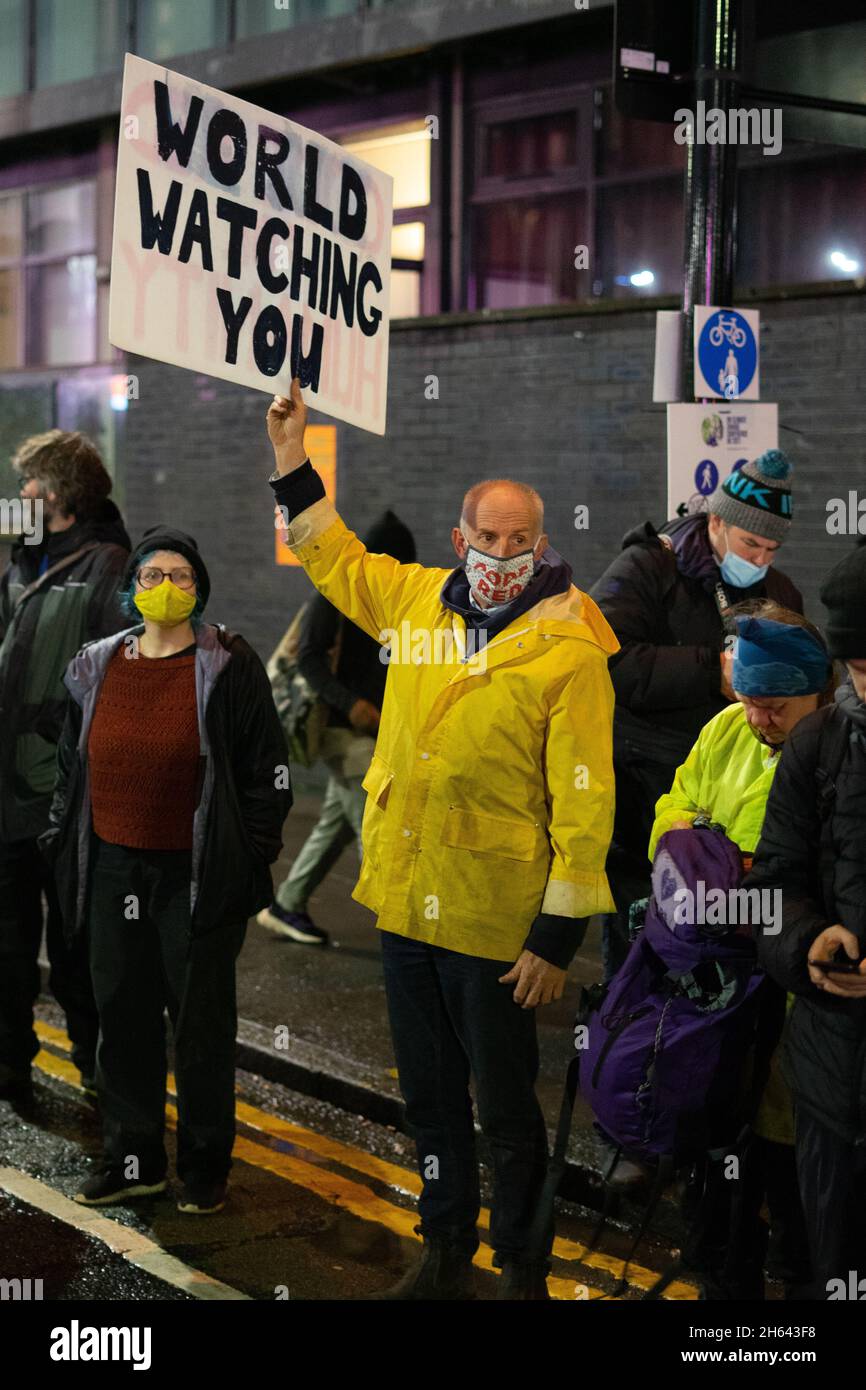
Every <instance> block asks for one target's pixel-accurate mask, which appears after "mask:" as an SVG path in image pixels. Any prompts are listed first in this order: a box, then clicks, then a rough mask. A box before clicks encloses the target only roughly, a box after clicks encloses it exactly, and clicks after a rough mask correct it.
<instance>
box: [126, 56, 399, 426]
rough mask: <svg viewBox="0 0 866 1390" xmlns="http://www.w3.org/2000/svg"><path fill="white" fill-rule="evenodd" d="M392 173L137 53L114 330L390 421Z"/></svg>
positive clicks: (263, 383) (351, 415) (131, 66)
mask: <svg viewBox="0 0 866 1390" xmlns="http://www.w3.org/2000/svg"><path fill="white" fill-rule="evenodd" d="M392 195H393V180H392V179H391V177H390V175H388V174H383V173H381V172H380V171H379V170H378V169H374V168H373V167H372V165H370V164H367V163H366V162H365V161H364V160H361V159H358V158H357V157H356V156H355V155H353V154H350V153H349V152H348V151H347V150H345V149H343V148H342V146H340V145H337V144H335V143H334V142H333V141H331V140H326V139H325V138H324V137H323V136H321V135H317V134H316V133H315V132H314V131H312V130H307V129H306V128H305V127H304V126H301V125H297V124H296V123H295V122H294V121H289V120H286V119H285V118H283V117H282V116H277V115H274V114H273V113H272V112H270V111H265V110H263V109H262V108H261V107H258V106H253V105H252V104H251V103H250V102H247V101H241V100H240V99H239V98H238V97H235V96H230V95H229V94H227V93H226V92H220V91H217V90H216V89H215V88H213V87H207V86H205V85H204V84H203V83H201V82H194V81H193V80H192V79H191V78H189V77H183V76H181V75H180V74H179V73H176V72H172V71H170V70H169V69H168V68H165V67H163V66H161V65H159V64H156V63H149V62H145V60H144V59H143V58H138V57H136V56H134V55H133V54H131V53H128V54H127V55H126V62H125V65H124V70H123V97H122V105H121V118H120V133H119V141H118V158H117V188H116V196H115V209H114V241H113V246H112V257H111V299H110V311H109V338H110V340H111V342H112V343H113V345H114V346H115V347H118V348H122V349H124V350H126V351H128V352H135V353H138V354H140V355H142V356H145V357H153V358H156V359H157V360H158V361H161V362H170V363H172V364H174V365H175V366H178V367H187V368H189V369H190V370H192V371H196V372H203V373H206V374H208V375H210V376H216V377H222V378H223V379H224V380H226V381H234V382H237V384H238V385H239V386H251V387H254V388H256V389H258V390H261V391H267V392H268V393H269V394H278V395H286V396H287V395H288V394H289V386H290V382H291V379H292V377H293V376H299V377H300V381H301V387H302V393H303V397H304V400H305V401H306V403H307V405H308V406H310V407H313V408H314V409H316V410H320V411H323V412H324V413H325V414H327V415H331V416H333V417H335V418H336V419H338V420H345V421H347V422H348V423H350V424H353V425H359V426H360V427H361V428H362V429H367V430H371V431H372V432H373V433H374V434H384V433H385V409H386V396H387V387H388V325H389V291H390V267H391V219H392Z"/></svg>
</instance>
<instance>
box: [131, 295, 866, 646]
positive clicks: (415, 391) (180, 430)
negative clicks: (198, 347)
mask: <svg viewBox="0 0 866 1390" xmlns="http://www.w3.org/2000/svg"><path fill="white" fill-rule="evenodd" d="M761 309H762V362H761V387H762V397H763V399H764V400H775V401H778V403H779V418H780V424H781V426H782V428H781V431H780V443H781V444H782V446H783V447H784V448H785V449H786V450H787V451H789V453H790V455H791V457H792V459H793V461H794V464H795V468H796V475H795V488H794V505H795V513H796V522H795V529H794V532H793V535H792V537H791V539H790V541H789V543H788V544H787V545H786V547H785V550H784V554H783V559H782V568H784V569H785V570H787V572H788V573H789V574H790V575H791V576H792V578H793V579H794V580H795V581H796V582H797V583H798V584H799V585H800V586H801V588H802V589H803V590H804V593H805V595H806V600H807V608H808V609H809V611H810V612H811V613H812V614H813V616H814V615H816V614H817V616H818V620H819V621H820V617H821V610H820V608H819V606H818V599H817V590H818V585H819V583H820V579H821V577H822V575H823V574H824V573H825V572H826V571H827V569H828V568H829V567H830V566H831V565H832V564H833V563H835V561H836V560H837V559H839V558H841V556H842V555H843V554H844V553H845V551H846V549H847V547H848V546H850V545H851V544H853V542H852V541H851V540H849V539H847V538H844V537H831V536H828V534H827V531H826V525H825V521H826V503H827V500H828V498H831V497H839V496H847V492H848V490H849V489H850V488H856V487H858V485H859V487H860V489H861V495H862V496H864V497H866V468H864V437H866V406H864V402H863V397H862V394H861V391H860V387H859V379H858V369H859V368H860V367H861V366H862V363H863V362H864V360H866V351H864V346H863V344H864V341H866V296H863V295H857V294H850V295H840V296H834V297H828V298H815V299H811V300H796V301H790V302H786V303H771V304H765V305H762V306H761ZM653 345H654V314H653V313H651V312H647V311H643V312H627V313H622V312H618V313H612V314H601V313H584V314H575V315H574V316H566V317H551V318H540V319H532V320H518V319H512V320H509V321H507V322H496V323H483V322H482V323H479V322H473V323H464V324H456V323H447V324H444V325H443V324H441V323H438V322H436V323H430V324H426V325H425V324H420V325H418V326H406V327H403V328H397V329H396V330H394V331H393V333H392V339H391V369H390V395H389V402H388V433H387V435H386V436H385V437H384V438H383V439H380V438H378V437H376V436H374V435H370V434H366V433H365V432H364V431H362V430H358V429H352V428H349V427H348V426H340V427H339V429H338V444H337V457H338V464H337V468H338V483H337V489H338V492H337V502H338V506H339V508H340V510H341V512H342V514H343V516H344V517H345V519H346V520H347V522H348V523H349V524H350V525H351V526H352V527H353V528H354V529H356V530H360V531H361V532H363V531H364V530H365V529H366V527H367V526H368V525H369V524H370V523H371V522H372V521H373V520H374V519H375V517H376V516H377V515H378V513H379V512H381V511H382V510H383V509H384V508H385V507H389V506H390V507H393V508H394V509H395V510H396V511H397V512H398V514H399V515H400V516H401V518H402V519H403V520H404V521H405V522H406V523H407V524H408V525H409V526H410V527H411V528H412V529H413V531H414V533H415V536H416V540H417V543H418V550H419V558H420V559H421V561H422V563H425V564H430V565H450V564H451V563H452V562H454V556H453V552H452V550H451V546H450V540H449V532H450V528H451V526H452V525H453V524H454V523H455V521H456V519H457V516H458V513H459V504H460V499H461V496H462V493H463V491H464V489H465V488H466V487H467V486H469V484H471V483H473V482H476V481H477V480H478V479H480V478H484V477H490V476H496V475H505V476H509V475H511V476H514V477H516V478H520V479H523V480H524V481H526V482H529V483H531V484H533V486H535V487H536V488H538V490H539V491H540V492H541V494H542V496H543V497H544V499H545V503H546V507H547V530H548V533H549V534H550V537H551V542H552V544H553V545H554V546H555V547H556V548H557V549H558V550H560V551H561V553H562V554H563V555H564V556H565V558H566V559H567V560H568V561H569V562H570V564H571V565H572V566H573V568H574V575H575V582H576V583H577V584H579V585H581V586H582V587H588V586H589V585H591V584H592V583H593V582H594V580H595V579H596V578H597V577H598V575H599V574H600V572H601V571H602V569H603V568H604V566H605V565H606V564H607V563H608V561H609V559H610V558H611V557H612V555H613V554H614V553H615V552H616V550H617V549H618V547H619V541H620V538H621V536H622V535H623V533H624V532H625V531H626V530H627V529H629V528H630V527H631V526H632V525H634V524H635V523H637V522H639V521H641V520H643V519H644V518H649V519H650V520H652V521H654V522H656V523H660V522H661V521H663V520H664V519H665V518H664V506H665V498H666V477H665V414H664V407H663V406H654V405H653V404H652V401H651V396H652V370H653ZM129 370H130V371H131V372H134V373H135V374H136V375H137V376H138V378H139V386H140V399H139V400H138V401H132V402H130V409H129V412H128V415H127V417H126V438H125V441H124V442H123V445H122V465H121V466H122V467H123V469H124V472H125V482H126V499H127V502H126V510H127V518H128V524H129V528H130V532H131V534H132V535H133V537H137V536H138V535H139V534H140V533H141V531H142V530H143V529H144V527H146V526H150V525H153V524H154V523H155V522H159V521H164V522H171V523H172V524H174V525H176V526H180V527H183V528H184V529H187V530H189V531H191V532H192V533H193V535H195V536H196V537H197V539H198V541H199V544H200V546H201V548H202V551H203V553H204V555H205V558H206V561H207V564H208V567H209V569H210V572H211V578H212V581H213V590H212V596H211V601H210V605H209V609H208V615H209V616H210V617H211V618H213V619H214V620H219V621H222V622H225V623H227V624H228V625H229V626H231V627H234V628H237V629H238V630H239V631H241V632H243V633H244V635H245V636H247V637H248V638H249V640H250V641H251V642H252V643H253V645H254V646H255V647H256V648H257V649H258V651H259V652H260V653H261V654H262V655H263V656H267V654H268V653H269V651H270V650H271V648H272V647H273V645H274V644H275V643H276V641H277V639H278V638H279V637H280V635H281V633H282V631H283V630H284V628H285V626H286V624H287V623H288V621H289V619H290V617H291V616H292V614H293V612H294V611H295V609H296V608H297V606H298V604H299V603H300V602H301V601H302V600H303V598H304V596H305V594H306V592H307V580H306V578H305V577H304V575H303V573H301V572H300V571H299V570H294V569H287V568H284V567H279V568H278V567H277V566H276V564H275V563H274V558H273V530H272V511H271V502H270V490H269V488H268V486H267V482H266V479H267V476H268V473H269V472H270V470H271V467H272V456H271V452H270V446H269V444H268V441H267V437H266V435H265V430H264V415H265V411H266V409H267V405H268V397H267V396H266V395H264V394H263V393H259V392H253V391H247V390H243V389H240V388H238V387H234V386H231V385H229V384H228V383H225V382H220V381H216V380H213V379H211V378H205V377H197V376H195V375H194V374H193V373H190V372H185V371H181V370H179V369H176V368H172V367H168V366H164V365H162V364H160V363H156V362H151V361H149V360H146V359H136V358H133V359H131V361H130V366H129ZM430 375H435V376H436V377H438V389H439V398H438V400H427V399H425V378H427V377H428V376H430ZM313 418H316V417H313ZM581 503H583V504H586V505H587V506H588V507H589V517H590V525H589V529H588V530H586V531H576V530H575V529H574V521H573V518H574V508H575V506H577V505H578V504H581ZM864 524H866V523H864Z"/></svg>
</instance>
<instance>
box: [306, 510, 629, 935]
mask: <svg viewBox="0 0 866 1390" xmlns="http://www.w3.org/2000/svg"><path fill="white" fill-rule="evenodd" d="M286 538H287V541H288V544H289V545H290V546H291V547H292V549H293V550H294V552H295V554H296V555H297V557H298V559H299V560H300V562H301V563H302V565H303V566H304V569H305V570H306V572H307V574H308V575H309V577H310V578H311V579H312V581H313V583H314V584H315V585H316V587H317V588H318V589H319V590H320V592H321V593H323V594H324V595H325V597H326V598H327V599H328V600H329V601H330V602H331V603H333V604H334V606H335V607H336V608H338V609H340V611H341V612H343V613H345V614H346V616H347V617H348V618H350V619H351V620H352V622H354V623H356V624H357V625H358V627H360V628H362V629H363V630H364V631H365V632H367V633H369V635H370V636H371V637H373V638H375V639H376V640H377V641H380V642H382V643H389V642H390V650H391V660H390V661H389V667H390V669H389V672H388V682H387V686H386V690H385V700H384V705H383V709H382V719H381V725H380V729H379V735H378V741H377V744H376V751H375V753H374V755H373V759H372V762H371V764H370V768H369V770H368V772H367V775H366V777H365V778H364V781H363V786H364V788H365V790H366V791H367V804H366V809H365V812H364V823H363V835H362V838H363V847H364V858H363V864H362V867H361V873H360V877H359V879H358V882H357V884H356V885H355V888H354V890H353V893H352V896H353V897H354V898H355V899H356V900H357V901H358V902H360V903H363V904H364V906H365V907H368V908H370V910H371V911H372V912H375V913H376V914H377V917H378V922H377V926H379V927H380V928H381V929H382V930H383V931H391V932H397V933H398V934H399V935H401V936H408V937H413V938H415V939H417V940H420V941H427V942H430V943H432V944H434V945H437V946H443V947H446V948H447V949H448V950H452V951H459V952H462V953H463V954H466V955H474V956H482V957H485V958H487V959H489V960H516V959H517V956H518V955H519V954H520V951H521V949H522V947H523V943H524V940H525V938H526V936H527V934H528V932H529V929H530V927H531V925H532V923H533V920H534V918H535V917H536V915H537V914H538V913H539V912H541V911H543V912H550V913H556V914H559V915H561V916H564V917H586V916H589V915H590V914H592V913H595V912H611V911H614V903H613V899H612V898H611V895H610V889H609V887H608V883H607V877H606V875H605V871H604V865H605V857H606V855H607V848H608V843H609V841H610V837H611V831H612V827H613V809H614V780H613V763H612V732H611V731H612V718H613V688H612V685H611V682H610V678H609V676H608V671H607V659H608V657H609V656H610V655H611V653H612V652H615V651H617V650H618V649H619V646H618V643H617V640H616V638H615V637H614V635H613V632H612V631H611V629H610V627H609V626H608V624H607V622H606V621H605V619H604V617H603V616H602V614H601V612H600V611H599V609H598V608H597V607H596V605H595V604H594V603H593V601H592V599H590V598H589V597H588V596H587V595H586V594H584V593H581V592H580V591H579V590H578V589H576V588H575V587H574V585H572V586H571V587H570V588H569V589H568V591H567V592H565V593H563V594H558V595H555V596H553V597H551V598H546V599H542V600H540V601H539V602H538V603H537V604H536V605H535V607H533V608H531V609H530V610H529V611H528V612H527V613H524V614H523V615H522V616H521V617H519V618H517V619H515V621H514V622H512V623H511V624H510V625H509V626H508V627H507V628H505V630H504V631H503V632H501V633H500V634H499V635H498V636H496V637H495V638H493V639H491V640H490V642H489V643H488V645H487V646H486V647H484V646H479V647H478V648H477V650H474V649H473V644H472V643H473V639H472V634H471V632H470V637H469V645H468V649H467V637H466V624H465V622H464V620H463V618H462V617H460V616H459V615H458V614H456V613H454V612H452V611H451V610H450V609H448V608H446V607H445V606H444V605H443V603H442V602H441V599H440V597H439V593H440V590H441V588H442V585H443V584H444V582H445V579H446V578H447V576H448V574H449V573H450V571H449V570H446V569H427V568H425V567H424V566H422V565H417V564H415V565H401V564H399V563H398V562H397V561H396V560H394V559H392V558H391V557H390V556H389V555H376V554H372V553H370V552H368V551H367V550H366V549H365V547H364V545H363V544H362V542H361V541H360V540H359V539H358V537H357V536H356V535H355V534H354V533H353V532H352V531H350V530H349V529H348V528H347V527H346V525H345V524H344V522H343V521H342V520H341V518H340V517H339V516H338V514H337V512H336V511H335V509H334V507H333V505H332V504H331V502H330V501H329V500H328V499H326V498H321V499H320V500H319V501H317V502H315V503H313V505H312V506H310V507H308V508H307V509H306V510H305V511H303V512H301V513H300V514H299V515H298V516H296V517H295V518H294V520H293V521H292V522H291V524H290V525H289V526H288V528H287V531H286ZM473 653H474V654H473Z"/></svg>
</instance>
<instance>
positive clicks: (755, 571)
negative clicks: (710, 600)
mask: <svg viewBox="0 0 866 1390" xmlns="http://www.w3.org/2000/svg"><path fill="white" fill-rule="evenodd" d="M769 568H770V566H769V565H753V564H752V562H751V560H744V559H743V557H742V555H735V554H734V552H733V551H732V550H729V551H728V552H727V554H726V555H725V558H724V560H723V561H722V564H721V570H722V578H723V579H724V580H725V582H726V583H727V584H732V585H733V587H734V588H735V589H749V588H751V586H752V585H753V584H757V583H758V582H759V581H760V580H761V579H763V577H764V575H765V574H766V573H767V570H768V569H769Z"/></svg>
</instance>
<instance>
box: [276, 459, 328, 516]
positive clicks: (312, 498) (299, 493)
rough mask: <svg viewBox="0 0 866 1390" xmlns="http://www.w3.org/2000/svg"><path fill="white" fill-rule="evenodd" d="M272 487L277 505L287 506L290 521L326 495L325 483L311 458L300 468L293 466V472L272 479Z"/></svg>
mask: <svg viewBox="0 0 866 1390" xmlns="http://www.w3.org/2000/svg"><path fill="white" fill-rule="evenodd" d="M271 487H272V488H273V490H274V497H275V499H276V502H277V506H279V507H285V509H286V514H287V519H288V520H289V521H294V519H295V517H296V516H300V514H301V512H305V511H306V510H307V508H308V507H312V505H313V503H314V502H318V501H319V500H320V499H321V498H322V497H324V496H325V484H324V483H323V482H322V480H321V478H320V477H319V475H318V473H317V472H316V470H315V468H314V467H313V465H312V464H311V463H310V460H309V459H307V461H306V463H302V464H301V466H300V468H293V469H292V471H291V473H283V474H282V476H281V477H279V478H274V479H272V480H271Z"/></svg>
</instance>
